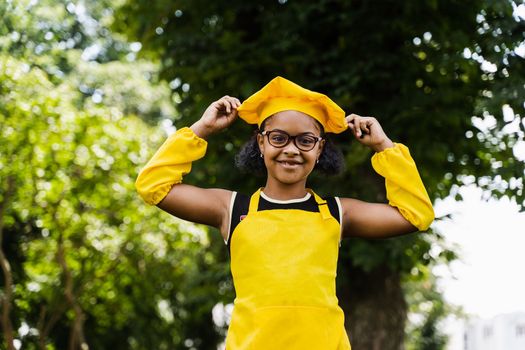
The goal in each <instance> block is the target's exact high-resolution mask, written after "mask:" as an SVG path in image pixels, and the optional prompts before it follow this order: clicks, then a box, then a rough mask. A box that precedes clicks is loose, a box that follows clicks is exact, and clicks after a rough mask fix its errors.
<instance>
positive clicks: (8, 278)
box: [0, 176, 15, 350]
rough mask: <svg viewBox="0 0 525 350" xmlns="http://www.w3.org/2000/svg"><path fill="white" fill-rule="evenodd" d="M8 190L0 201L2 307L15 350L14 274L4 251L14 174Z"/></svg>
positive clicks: (7, 335) (7, 336)
mask: <svg viewBox="0 0 525 350" xmlns="http://www.w3.org/2000/svg"><path fill="white" fill-rule="evenodd" d="M6 183H7V185H6V190H5V192H4V199H3V201H2V202H1V203H0V267H1V269H2V273H3V275H4V291H3V293H2V294H3V295H2V296H1V298H0V300H1V308H2V316H1V323H2V331H3V333H4V339H5V344H6V347H7V349H8V350H14V349H15V346H14V332H13V325H12V323H11V315H10V313H11V303H12V301H13V275H12V273H11V265H10V264H9V260H8V259H7V256H6V255H5V253H4V249H3V243H4V215H6V214H5V211H6V209H7V206H8V204H9V201H10V200H11V196H12V195H13V193H14V190H15V180H14V178H13V177H12V176H8V177H7V181H6Z"/></svg>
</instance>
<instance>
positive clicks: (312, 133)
mask: <svg viewBox="0 0 525 350" xmlns="http://www.w3.org/2000/svg"><path fill="white" fill-rule="evenodd" d="M269 131H281V132H284V133H285V134H288V135H290V133H289V132H288V131H285V130H281V129H272V130H269ZM308 134H310V135H313V136H316V137H317V135H316V134H315V133H314V132H312V131H307V132H300V133H298V134H297V135H295V136H298V135H308ZM290 136H294V135H290Z"/></svg>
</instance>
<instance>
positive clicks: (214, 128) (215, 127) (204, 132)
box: [191, 95, 241, 139]
mask: <svg viewBox="0 0 525 350" xmlns="http://www.w3.org/2000/svg"><path fill="white" fill-rule="evenodd" d="M240 105H241V102H240V101H239V100H238V99H237V98H235V97H230V96H228V95H226V96H224V97H222V98H221V99H219V100H217V101H215V102H213V103H212V104H211V105H209V106H208V108H206V110H205V111H204V113H203V114H202V117H201V119H199V120H198V121H197V122H195V123H194V124H193V125H192V126H191V129H192V130H193V132H194V133H195V134H196V135H197V136H199V137H201V138H204V139H205V138H207V137H208V136H209V135H211V134H214V133H216V132H218V131H220V130H222V129H225V128H227V127H228V126H230V124H231V123H233V121H234V120H235V118H237V108H238V107H239V106H240Z"/></svg>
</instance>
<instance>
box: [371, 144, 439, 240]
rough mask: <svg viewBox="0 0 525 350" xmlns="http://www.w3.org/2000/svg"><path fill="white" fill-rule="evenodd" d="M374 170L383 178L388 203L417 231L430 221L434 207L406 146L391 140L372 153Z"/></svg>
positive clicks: (432, 219) (432, 218)
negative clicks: (389, 146) (387, 146)
mask: <svg viewBox="0 0 525 350" xmlns="http://www.w3.org/2000/svg"><path fill="white" fill-rule="evenodd" d="M372 166H373V168H374V170H375V171H376V172H377V173H378V174H379V175H381V176H383V177H384V178H385V186H386V196H387V199H388V204H390V205H391V206H394V207H396V208H397V209H398V210H399V212H400V213H401V215H403V217H404V218H405V219H407V220H408V221H410V223H411V224H412V225H414V226H415V227H417V228H418V229H419V230H420V231H425V230H427V229H428V228H429V226H430V224H431V223H432V221H434V209H433V207H432V202H431V201H430V198H429V197H428V193H427V191H426V189H425V186H424V185H423V181H421V177H420V176H419V172H418V171H417V167H416V163H415V162H414V160H413V159H412V156H411V155H410V152H409V150H408V147H406V146H405V145H403V144H400V143H394V147H391V148H387V149H385V150H383V151H381V152H378V153H376V154H374V156H372Z"/></svg>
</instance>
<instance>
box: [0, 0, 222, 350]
mask: <svg viewBox="0 0 525 350" xmlns="http://www.w3.org/2000/svg"><path fill="white" fill-rule="evenodd" d="M109 4H110V3H109V2H106V1H102V2H94V1H93V2H91V1H90V2H79V3H76V4H73V3H70V2H67V1H41V2H33V1H22V0H21V1H7V2H2V3H1V4H0V10H2V11H0V12H2V13H3V14H4V17H3V22H2V23H1V24H0V42H1V43H2V45H1V47H2V49H1V51H0V243H1V244H0V246H1V249H0V262H1V265H2V273H1V276H2V279H1V281H0V287H1V293H0V302H2V305H1V306H0V313H1V315H2V333H1V334H2V336H1V337H0V342H3V344H2V345H0V347H2V348H4V346H5V348H9V349H13V345H14V344H17V346H18V345H20V346H21V347H22V348H23V349H36V348H39V349H79V348H82V349H85V348H86V347H90V348H93V349H108V348H114V349H174V348H183V347H187V348H191V347H198V348H213V347H214V346H215V344H216V343H218V342H219V341H220V339H221V333H220V330H217V329H215V325H214V323H213V322H212V319H211V309H212V307H213V306H214V305H215V303H217V302H218V301H221V300H222V299H223V298H224V299H225V300H229V299H231V295H229V294H228V293H229V291H230V290H231V287H228V282H227V272H226V271H227V269H226V268H225V267H224V266H222V265H221V263H220V262H217V256H219V257H220V256H221V255H220V254H217V253H214V251H216V250H217V248H216V247H219V248H220V247H221V246H220V240H218V242H217V239H216V238H215V237H211V238H209V237H208V234H207V231H206V229H205V228H202V227H197V226H195V225H192V224H189V223H185V222H181V221H179V220H176V219H174V218H171V217H169V216H168V215H166V214H162V212H160V211H159V210H157V209H155V208H150V207H147V206H145V205H144V204H143V202H142V201H141V200H140V199H139V198H138V196H137V194H136V191H135V188H134V180H135V178H136V175H137V173H138V171H139V169H140V168H141V167H142V166H143V165H144V164H145V162H146V161H147V160H148V159H149V157H150V156H151V154H152V152H153V151H154V149H155V148H156V147H158V146H159V145H160V144H161V143H162V142H163V140H164V138H165V135H166V134H165V131H164V130H163V128H162V127H160V126H159V125H158V121H160V120H161V119H164V118H166V117H171V118H174V116H175V115H176V114H175V111H174V109H173V107H172V104H171V103H170V101H171V94H170V92H169V89H168V88H167V86H166V84H163V83H158V84H157V83H156V72H157V68H156V65H155V64H154V63H152V62H145V61H136V60H135V57H134V55H135V53H134V52H135V51H134V50H132V47H133V46H132V45H131V44H128V43H126V42H125V41H123V40H120V39H118V36H111V35H110V34H111V33H110V32H109V31H108V29H107V25H108V24H109V20H110V19H111V16H110V14H111V8H110V7H108V6H109ZM4 11H5V12H4ZM104 14H107V15H104ZM95 18H96V19H95ZM104 33H105V34H104ZM93 45H95V46H96V47H95V48H93V49H89V48H90V47H92V46H93ZM119 47H120V49H118V48H119ZM101 48H103V49H101ZM90 50H94V51H96V52H98V54H96V55H93V56H90V57H86V56H85V55H86V52H94V51H90ZM135 50H137V49H135ZM116 59H118V60H116ZM145 121H147V123H146V122H145ZM224 254H225V252H223V255H224ZM225 281H226V282H225ZM6 320H7V322H6ZM12 338H14V342H13V339H12Z"/></svg>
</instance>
